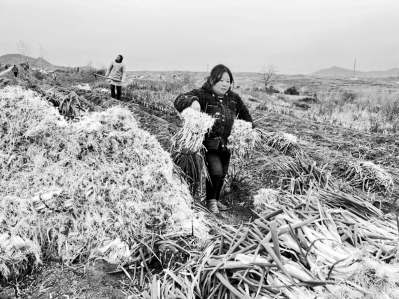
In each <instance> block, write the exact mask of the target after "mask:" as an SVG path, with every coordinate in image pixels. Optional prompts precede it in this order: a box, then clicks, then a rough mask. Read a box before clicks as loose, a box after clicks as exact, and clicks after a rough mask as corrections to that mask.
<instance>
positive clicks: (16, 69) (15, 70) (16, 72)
mask: <svg viewBox="0 0 399 299" xmlns="http://www.w3.org/2000/svg"><path fill="white" fill-rule="evenodd" d="M11 71H12V72H13V73H14V76H15V77H18V72H19V71H18V68H17V66H16V65H15V64H14V66H13V67H12V70H11Z"/></svg>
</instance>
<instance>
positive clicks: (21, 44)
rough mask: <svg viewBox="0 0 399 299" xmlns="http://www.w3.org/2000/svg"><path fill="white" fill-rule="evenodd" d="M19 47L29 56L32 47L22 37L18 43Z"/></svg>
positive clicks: (22, 52)
mask: <svg viewBox="0 0 399 299" xmlns="http://www.w3.org/2000/svg"><path fill="white" fill-rule="evenodd" d="M17 49H18V51H19V52H20V53H21V54H22V55H23V56H29V55H30V52H31V50H32V47H31V46H30V45H29V44H27V43H25V42H24V41H23V40H22V39H21V40H20V41H19V42H18V43H17Z"/></svg>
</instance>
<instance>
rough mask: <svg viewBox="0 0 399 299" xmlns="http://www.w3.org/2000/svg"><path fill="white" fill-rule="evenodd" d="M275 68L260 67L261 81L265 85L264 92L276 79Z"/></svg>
mask: <svg viewBox="0 0 399 299" xmlns="http://www.w3.org/2000/svg"><path fill="white" fill-rule="evenodd" d="M277 72H278V71H277V68H276V67H275V66H274V65H273V64H269V65H268V66H264V67H262V81H263V84H264V85H265V91H266V92H267V91H268V86H269V84H271V83H273V82H274V81H275V80H276V78H277Z"/></svg>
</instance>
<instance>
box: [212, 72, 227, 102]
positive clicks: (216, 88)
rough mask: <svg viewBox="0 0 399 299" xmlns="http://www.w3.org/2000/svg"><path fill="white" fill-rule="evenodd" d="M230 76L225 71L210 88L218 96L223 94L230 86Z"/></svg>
mask: <svg viewBox="0 0 399 299" xmlns="http://www.w3.org/2000/svg"><path fill="white" fill-rule="evenodd" d="M230 83H231V82H230V76H229V74H228V73H227V72H225V73H224V74H223V76H222V78H221V79H220V81H219V82H218V83H215V84H213V85H212V90H213V92H214V93H216V94H217V95H218V96H224V95H225V93H226V92H227V91H228V90H229V88H230Z"/></svg>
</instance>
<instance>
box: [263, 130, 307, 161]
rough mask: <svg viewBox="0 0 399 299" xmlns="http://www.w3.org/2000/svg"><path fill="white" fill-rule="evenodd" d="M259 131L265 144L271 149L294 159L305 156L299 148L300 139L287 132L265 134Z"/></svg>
mask: <svg viewBox="0 0 399 299" xmlns="http://www.w3.org/2000/svg"><path fill="white" fill-rule="evenodd" d="M258 131H259V132H260V133H261V137H262V139H263V140H264V141H265V143H266V144H267V145H268V146H270V147H271V148H274V149H276V150H278V151H279V152H281V153H283V154H284V155H289V156H292V157H302V156H304V152H303V150H302V149H301V147H300V146H299V144H298V138H297V137H296V136H295V135H292V134H289V133H285V132H264V131H262V130H259V129H258Z"/></svg>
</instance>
